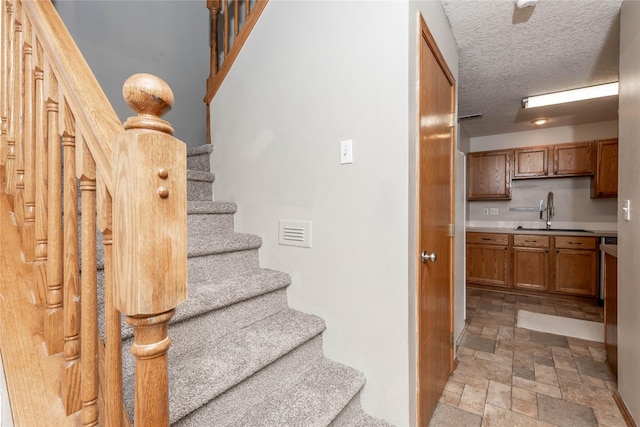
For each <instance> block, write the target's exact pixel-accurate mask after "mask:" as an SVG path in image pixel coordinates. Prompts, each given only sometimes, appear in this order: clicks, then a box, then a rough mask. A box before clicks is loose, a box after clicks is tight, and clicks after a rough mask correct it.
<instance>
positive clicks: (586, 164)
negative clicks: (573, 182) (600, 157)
mask: <svg viewBox="0 0 640 427" xmlns="http://www.w3.org/2000/svg"><path fill="white" fill-rule="evenodd" d="M553 174H554V175H558V176H579V175H593V143H592V142H578V143H575V144H560V145H554V146H553Z"/></svg>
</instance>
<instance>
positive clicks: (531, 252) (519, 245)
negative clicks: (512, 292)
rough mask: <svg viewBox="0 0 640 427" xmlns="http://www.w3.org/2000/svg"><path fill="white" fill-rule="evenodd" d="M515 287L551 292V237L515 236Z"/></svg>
mask: <svg viewBox="0 0 640 427" xmlns="http://www.w3.org/2000/svg"><path fill="white" fill-rule="evenodd" d="M513 287H514V288H518V289H530V290H534V291H547V290H549V236H533V235H515V236H513Z"/></svg>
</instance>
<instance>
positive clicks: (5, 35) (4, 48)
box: [0, 1, 13, 166]
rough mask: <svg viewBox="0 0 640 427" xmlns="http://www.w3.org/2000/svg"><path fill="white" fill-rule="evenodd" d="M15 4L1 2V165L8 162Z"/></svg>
mask: <svg viewBox="0 0 640 427" xmlns="http://www.w3.org/2000/svg"><path fill="white" fill-rule="evenodd" d="M12 7H13V6H12V5H11V3H9V2H7V1H2V2H0V10H2V17H1V18H0V25H1V27H0V31H1V32H2V33H0V166H5V165H6V164H7V101H8V91H7V81H8V76H7V74H8V73H7V71H8V68H7V63H8V59H7V58H8V54H9V47H8V40H9V32H8V30H9V29H8V25H7V22H8V19H9V17H10V16H11V12H10V11H9V10H10V9H11V8H12Z"/></svg>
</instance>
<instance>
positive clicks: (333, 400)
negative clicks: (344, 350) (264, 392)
mask: <svg viewBox="0 0 640 427" xmlns="http://www.w3.org/2000/svg"><path fill="white" fill-rule="evenodd" d="M364 383H365V378H364V375H363V374H362V373H361V372H359V371H357V370H356V369H353V368H351V367H349V366H346V365H343V364H341V363H338V362H335V361H333V360H330V359H327V358H321V359H319V360H318V361H317V362H316V363H314V364H313V365H312V366H311V367H310V368H309V369H308V370H307V371H305V372H304V373H302V375H300V377H299V378H297V379H296V380H295V381H292V382H290V383H289V384H287V385H286V386H284V387H282V388H281V389H280V391H279V392H278V393H275V394H273V395H271V396H268V397H267V398H266V399H265V400H264V402H263V403H262V404H260V405H256V406H255V407H254V408H253V409H252V410H251V411H250V412H249V413H248V414H247V415H246V416H245V417H244V418H243V419H242V420H241V422H240V423H239V424H238V425H243V426H244V425H250V426H256V427H257V426H264V427H271V426H273V427H276V426H285V425H288V426H302V425H303V426H308V427H311V426H318V427H320V426H327V425H328V424H329V423H330V422H331V421H332V420H333V419H334V418H335V417H336V416H337V415H338V414H339V413H340V412H341V411H342V410H343V409H344V407H345V406H346V405H347V404H348V403H349V402H350V401H351V399H352V398H353V397H354V396H355V395H356V393H358V391H359V390H360V389H361V388H362V387H363V386H364Z"/></svg>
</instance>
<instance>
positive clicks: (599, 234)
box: [466, 227, 618, 246]
mask: <svg viewBox="0 0 640 427" xmlns="http://www.w3.org/2000/svg"><path fill="white" fill-rule="evenodd" d="M466 231H468V232H474V233H502V234H537V235H545V234H548V235H551V234H553V235H554V236H583V237H617V236H618V232H617V231H606V230H589V231H557V230H554V229H551V230H544V229H541V230H516V229H515V228H498V227H496V228H489V227H467V229H466ZM607 246H615V245H607Z"/></svg>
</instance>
